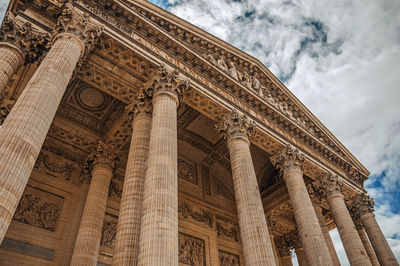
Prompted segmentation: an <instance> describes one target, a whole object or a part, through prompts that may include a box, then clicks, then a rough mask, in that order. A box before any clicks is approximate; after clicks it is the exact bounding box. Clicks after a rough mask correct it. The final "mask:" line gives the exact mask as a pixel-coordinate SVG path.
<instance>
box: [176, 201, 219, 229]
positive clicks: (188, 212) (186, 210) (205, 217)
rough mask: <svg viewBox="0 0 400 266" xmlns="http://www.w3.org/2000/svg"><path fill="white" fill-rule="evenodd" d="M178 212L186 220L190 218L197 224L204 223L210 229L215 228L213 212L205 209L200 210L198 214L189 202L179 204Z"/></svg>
mask: <svg viewBox="0 0 400 266" xmlns="http://www.w3.org/2000/svg"><path fill="white" fill-rule="evenodd" d="M178 212H179V214H180V215H181V216H182V217H183V218H185V219H187V218H189V217H190V218H192V219H193V220H195V221H197V222H200V223H204V224H205V225H207V226H208V227H209V228H213V226H214V215H213V214H212V213H211V212H209V211H207V210H204V209H200V212H197V211H195V210H193V207H192V206H191V205H190V204H189V203H187V202H184V201H182V202H180V203H179V207H178Z"/></svg>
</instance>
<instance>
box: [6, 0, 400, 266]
mask: <svg viewBox="0 0 400 266" xmlns="http://www.w3.org/2000/svg"><path fill="white" fill-rule="evenodd" d="M0 72H1V73H0V125H1V127H0V242H1V246H0V265H196V266H197V265H201V266H206V265H221V266H238V265H292V261H291V254H292V252H295V253H296V255H297V257H298V260H299V264H300V265H339V261H338V258H337V255H336V252H335V250H334V247H333V244H332V240H331V239H330V237H329V230H330V229H332V228H334V227H335V226H336V227H337V228H338V230H339V233H340V236H341V238H342V241H343V244H344V247H345V249H346V253H347V254H348V256H349V260H350V262H351V264H352V265H378V264H381V265H398V264H397V262H396V259H395V257H394V255H393V252H392V251H391V250H390V248H389V245H388V244H387V242H386V240H385V238H384V236H383V234H382V232H381V230H380V228H379V226H378V224H377V222H376V220H375V218H374V215H373V213H372V212H373V201H372V200H371V199H370V198H368V197H367V196H366V194H364V193H365V190H364V188H363V182H364V181H365V180H366V179H367V178H368V175H369V173H368V171H367V170H366V169H365V168H364V167H363V166H362V165H361V164H360V163H359V162H358V161H357V160H356V158H354V156H352V155H351V154H350V153H349V152H348V151H347V150H346V149H345V148H344V147H343V146H342V145H341V144H340V143H339V142H337V141H336V140H335V138H334V137H333V136H332V134H331V133H330V132H329V131H327V130H326V129H325V128H323V127H322V126H320V122H318V120H317V119H316V118H315V117H314V116H313V115H312V114H311V113H310V112H309V111H308V110H307V109H306V108H305V107H304V106H303V105H302V104H301V103H299V102H298V101H295V100H293V99H294V97H293V95H292V94H291V93H290V92H289V90H287V88H285V87H284V85H283V84H282V83H280V82H279V81H278V79H277V78H276V77H274V76H273V75H272V74H271V73H270V72H269V71H268V70H267V69H266V68H265V67H264V66H263V65H261V64H260V63H259V62H258V61H257V60H255V59H253V58H251V57H250V56H248V55H246V54H244V53H243V52H242V51H240V50H237V49H234V48H232V47H231V46H229V45H227V44H226V43H224V42H222V41H220V40H218V39H216V38H215V37H213V36H211V35H209V34H207V33H205V32H202V31H200V30H198V29H195V28H193V27H192V26H190V25H189V24H187V23H184V21H182V20H180V19H179V18H177V17H174V16H172V15H171V14H167V13H166V12H164V11H161V10H160V9H158V8H157V7H155V6H153V5H150V4H149V3H147V2H144V1H125V0H121V1H110V2H104V1H100V0H93V1H86V0H77V1H73V3H69V2H68V3H67V2H65V3H64V1H53V0H38V1H28V2H26V1H23V2H22V1H20V0H12V1H11V3H10V6H9V9H8V10H7V14H6V16H5V19H4V21H3V23H2V26H1V30H0ZM215 129H217V130H215ZM355 226H357V228H356V227H355ZM369 243H371V244H369Z"/></svg>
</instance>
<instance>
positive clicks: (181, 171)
mask: <svg viewBox="0 0 400 266" xmlns="http://www.w3.org/2000/svg"><path fill="white" fill-rule="evenodd" d="M178 177H179V178H181V179H183V180H185V181H187V182H190V183H192V184H194V185H197V184H198V180H197V173H196V164H195V163H193V162H190V161H188V160H185V159H182V158H178Z"/></svg>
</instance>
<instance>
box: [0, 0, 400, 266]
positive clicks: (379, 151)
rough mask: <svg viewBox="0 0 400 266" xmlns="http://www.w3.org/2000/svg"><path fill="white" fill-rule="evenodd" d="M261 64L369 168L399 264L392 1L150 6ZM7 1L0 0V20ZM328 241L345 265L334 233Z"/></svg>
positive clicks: (191, 0) (396, 28)
mask: <svg viewBox="0 0 400 266" xmlns="http://www.w3.org/2000/svg"><path fill="white" fill-rule="evenodd" d="M151 2H153V3H154V4H156V5H159V6H161V7H162V8H164V9H167V10H168V11H170V12H172V13H173V14H175V15H177V16H179V17H181V18H183V19H185V20H187V21H189V22H191V23H192V24H194V25H196V26H198V27H200V28H202V29H204V30H206V31H208V32H210V33H211V34H213V35H215V36H217V37H219V38H221V39H223V40H225V41H227V42H229V43H230V44H232V45H234V46H236V47H238V48H240V49H242V50H244V51H246V52H247V53H249V54H251V55H253V56H254V57H257V58H258V59H260V60H261V61H262V62H263V63H264V64H265V65H266V66H267V67H268V68H269V69H270V70H271V71H272V72H273V73H274V74H275V75H276V76H277V77H279V78H280V79H281V80H282V81H283V82H284V83H285V84H286V85H287V87H288V88H289V89H290V90H291V91H292V92H293V93H294V94H295V95H296V96H297V97H298V98H299V99H300V100H301V101H302V102H303V103H304V104H305V105H306V106H307V107H308V108H309V109H310V110H311V111H312V112H313V113H314V114H315V115H316V116H317V117H318V119H320V120H321V122H322V123H324V125H325V126H327V127H328V128H329V129H330V130H331V132H332V133H333V134H334V135H335V136H336V137H337V138H338V139H339V140H340V141H341V142H342V143H343V144H344V145H345V146H346V147H347V148H348V149H349V150H350V152H352V153H353V154H354V155H355V156H356V157H357V158H358V159H359V160H360V161H361V163H363V164H364V165H365V166H366V167H367V169H368V170H369V171H370V172H371V176H370V178H369V180H368V181H367V182H366V184H365V185H366V187H367V189H368V191H369V193H370V194H371V195H372V196H373V197H374V198H375V202H376V216H377V219H378V222H379V223H380V225H381V228H382V230H383V232H384V234H385V236H386V237H387V239H388V241H389V243H390V245H391V246H392V249H393V250H394V252H395V254H396V256H397V258H398V260H400V192H399V191H400V190H399V189H400V134H399V132H400V104H399V103H400V87H399V86H400V85H399V84H400V74H399V65H400V63H399V62H400V1H398V0H335V1H320V0H284V1H282V0H246V1H241V0H161V1H160V0H153V1H151ZM7 4H8V0H0V19H1V18H2V16H3V14H4V12H5V9H6V8H7ZM332 237H333V240H334V242H335V246H336V249H337V252H338V254H339V257H340V259H341V261H342V263H343V265H348V261H347V258H346V255H345V253H344V249H343V246H342V245H341V243H340V239H339V236H338V234H337V232H336V230H335V231H333V232H332Z"/></svg>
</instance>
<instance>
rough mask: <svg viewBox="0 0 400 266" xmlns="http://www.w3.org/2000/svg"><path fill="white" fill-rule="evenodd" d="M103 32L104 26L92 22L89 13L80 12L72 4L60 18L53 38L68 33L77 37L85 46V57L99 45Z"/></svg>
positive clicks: (67, 6) (69, 4) (68, 5)
mask: <svg viewBox="0 0 400 266" xmlns="http://www.w3.org/2000/svg"><path fill="white" fill-rule="evenodd" d="M103 30H104V26H103V25H101V24H98V23H95V22H91V21H90V15H89V14H88V13H86V12H81V11H78V9H76V8H74V7H73V6H72V4H71V3H67V4H65V7H64V9H63V11H62V13H61V15H60V16H59V17H58V20H57V24H56V26H55V27H54V31H53V36H54V38H57V37H58V36H59V35H60V34H63V33H68V34H72V35H73V36H75V37H77V38H78V39H79V40H80V41H81V42H82V45H83V46H84V47H81V49H82V57H83V56H84V55H85V54H88V53H90V52H91V51H92V50H93V49H94V48H95V47H96V46H97V45H98V44H99V41H100V40H99V37H100V35H101V34H102V33H103ZM81 62H82V60H81ZM81 62H80V64H81Z"/></svg>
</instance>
